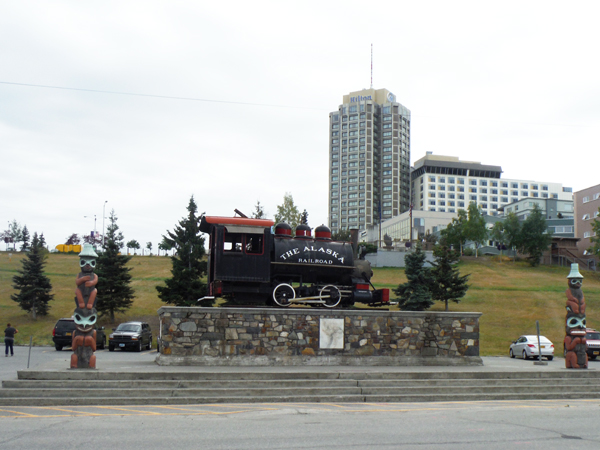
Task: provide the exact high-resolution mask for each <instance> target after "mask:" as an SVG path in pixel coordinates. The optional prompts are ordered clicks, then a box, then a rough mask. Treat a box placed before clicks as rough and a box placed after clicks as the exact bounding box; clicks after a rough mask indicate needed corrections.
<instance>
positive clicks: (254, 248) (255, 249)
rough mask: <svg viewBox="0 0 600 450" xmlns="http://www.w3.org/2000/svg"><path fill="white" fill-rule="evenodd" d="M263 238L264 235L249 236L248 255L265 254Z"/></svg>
mask: <svg viewBox="0 0 600 450" xmlns="http://www.w3.org/2000/svg"><path fill="white" fill-rule="evenodd" d="M263 237H264V236H263V235H262V234H247V235H246V253H249V254H252V255H261V254H262V253H263Z"/></svg>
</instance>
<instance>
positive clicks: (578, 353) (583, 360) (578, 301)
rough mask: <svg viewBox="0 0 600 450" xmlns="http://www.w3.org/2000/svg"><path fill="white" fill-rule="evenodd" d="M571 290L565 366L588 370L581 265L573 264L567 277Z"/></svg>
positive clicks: (568, 290) (569, 294)
mask: <svg viewBox="0 0 600 450" xmlns="http://www.w3.org/2000/svg"><path fill="white" fill-rule="evenodd" d="M567 280H568V284H569V289H567V291H566V295H567V305H566V309H567V317H566V319H565V332H566V336H565V341H564V344H565V365H566V367H567V368H568V369H586V368H587V365H588V360H587V353H586V348H585V347H586V346H585V331H586V318H585V298H584V296H583V291H582V290H581V285H582V284H583V275H581V274H580V273H579V265H578V264H571V273H569V275H567Z"/></svg>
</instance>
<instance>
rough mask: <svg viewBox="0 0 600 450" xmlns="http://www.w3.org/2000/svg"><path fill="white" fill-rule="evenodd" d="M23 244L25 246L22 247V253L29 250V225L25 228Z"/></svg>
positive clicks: (22, 237)
mask: <svg viewBox="0 0 600 450" xmlns="http://www.w3.org/2000/svg"><path fill="white" fill-rule="evenodd" d="M21 242H23V245H21V251H22V252H26V251H27V250H29V230H28V229H27V225H25V226H23V231H22V235H21Z"/></svg>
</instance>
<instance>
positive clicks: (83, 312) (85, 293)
mask: <svg viewBox="0 0 600 450" xmlns="http://www.w3.org/2000/svg"><path fill="white" fill-rule="evenodd" d="M96 258H98V255H97V254H96V252H95V251H94V248H93V247H92V246H91V245H90V244H84V246H83V251H82V252H81V253H80V254H79V267H80V268H81V273H80V274H79V276H78V277H77V279H78V281H80V282H81V283H78V286H77V291H76V294H77V296H76V299H75V304H76V308H75V313H74V314H73V318H74V319H75V324H76V325H75V327H76V328H77V329H78V330H79V331H82V332H84V333H85V332H89V331H90V330H92V328H93V327H94V324H95V323H96V320H97V319H98V315H97V312H96V287H95V286H96V282H97V279H98V277H97V276H96V275H95V274H94V269H95V268H96ZM81 300H83V302H82V301H81Z"/></svg>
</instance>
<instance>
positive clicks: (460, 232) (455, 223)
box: [440, 209, 468, 255]
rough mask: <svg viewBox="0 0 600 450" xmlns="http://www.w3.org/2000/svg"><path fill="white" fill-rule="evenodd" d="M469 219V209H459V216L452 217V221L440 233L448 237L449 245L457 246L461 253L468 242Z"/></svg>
mask: <svg viewBox="0 0 600 450" xmlns="http://www.w3.org/2000/svg"><path fill="white" fill-rule="evenodd" d="M467 220H468V216H467V211H465V210H464V209H459V210H458V213H457V217H455V218H454V219H452V222H450V223H449V224H448V226H447V227H446V228H445V229H444V230H442V231H441V233H440V234H441V235H442V237H443V238H445V239H446V242H447V243H448V245H453V246H454V247H455V248H457V249H458V250H459V251H460V254H461V255H462V254H463V246H464V245H465V243H466V242H467V228H466V224H467Z"/></svg>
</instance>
